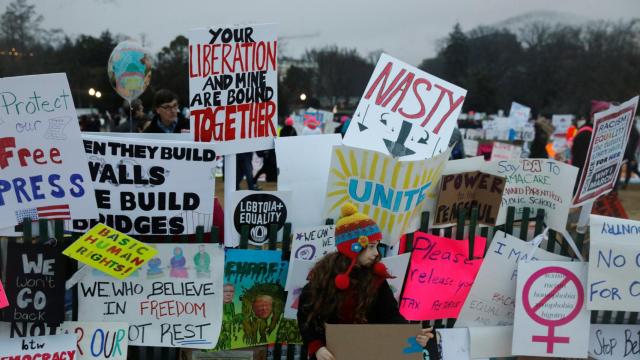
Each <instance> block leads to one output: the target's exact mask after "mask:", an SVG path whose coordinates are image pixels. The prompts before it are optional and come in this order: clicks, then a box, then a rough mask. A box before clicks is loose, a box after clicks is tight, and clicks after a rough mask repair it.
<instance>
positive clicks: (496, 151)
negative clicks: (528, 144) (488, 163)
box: [491, 141, 522, 161]
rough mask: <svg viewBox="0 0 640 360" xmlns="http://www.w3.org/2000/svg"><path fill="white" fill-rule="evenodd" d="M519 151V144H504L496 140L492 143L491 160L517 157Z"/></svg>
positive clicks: (520, 148)
mask: <svg viewBox="0 0 640 360" xmlns="http://www.w3.org/2000/svg"><path fill="white" fill-rule="evenodd" d="M521 153H522V147H520V146H516V145H511V144H505V143H501V142H497V141H496V142H494V143H493V149H492V150H491V160H493V161H499V160H511V159H519V158H520V154H521Z"/></svg>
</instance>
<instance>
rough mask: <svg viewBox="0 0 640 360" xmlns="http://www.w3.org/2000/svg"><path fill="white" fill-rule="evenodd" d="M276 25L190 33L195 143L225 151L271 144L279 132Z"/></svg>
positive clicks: (190, 88) (190, 77)
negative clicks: (213, 145)
mask: <svg viewBox="0 0 640 360" xmlns="http://www.w3.org/2000/svg"><path fill="white" fill-rule="evenodd" d="M277 43H278V42H277V35H276V27H275V25H238V26H212V27H211V28H208V29H195V30H192V31H190V32H189V108H190V110H191V116H190V123H191V133H192V134H193V139H194V140H195V141H202V142H215V143H216V144H217V146H220V147H221V148H223V150H222V151H224V153H226V154H231V153H243V152H248V151H256V150H264V149H271V148H273V138H274V137H276V136H278V134H277V131H276V128H277V119H278V116H277V115H278V111H277V104H278V75H277V66H278V64H277V48H278V47H277Z"/></svg>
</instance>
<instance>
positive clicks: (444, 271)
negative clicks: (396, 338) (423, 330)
mask: <svg viewBox="0 0 640 360" xmlns="http://www.w3.org/2000/svg"><path fill="white" fill-rule="evenodd" d="M400 241H401V243H402V242H404V236H403V238H402V239H401V240H400ZM486 243H487V239H485V238H483V237H480V236H476V238H475V242H474V249H473V253H474V259H473V260H470V259H469V240H453V239H448V238H444V237H440V236H435V235H431V234H427V233H423V232H416V233H414V241H413V254H412V255H411V263H410V265H409V272H408V273H407V279H406V282H405V285H404V291H403V293H402V296H401V301H400V313H401V314H402V316H404V317H405V319H407V320H433V319H446V318H455V317H457V316H458V313H459V312H460V309H461V308H462V305H463V304H464V301H465V300H466V298H467V295H468V294H469V290H471V285H473V281H474V280H475V278H476V275H477V274H478V270H479V269H480V265H481V264H482V256H483V254H484V249H485V246H486Z"/></svg>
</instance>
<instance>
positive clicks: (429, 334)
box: [416, 327, 433, 347]
mask: <svg viewBox="0 0 640 360" xmlns="http://www.w3.org/2000/svg"><path fill="white" fill-rule="evenodd" d="M429 339H433V328H432V327H430V328H426V329H422V330H420V333H419V334H418V336H416V342H417V343H418V344H420V346H422V347H425V346H427V341H429Z"/></svg>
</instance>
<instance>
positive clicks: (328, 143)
mask: <svg viewBox="0 0 640 360" xmlns="http://www.w3.org/2000/svg"><path fill="white" fill-rule="evenodd" d="M340 144H342V137H341V136H340V134H331V135H310V136H305V137H302V136H287V137H279V138H277V139H276V140H275V146H276V157H277V159H278V191H291V192H292V193H293V194H295V196H293V197H292V199H291V207H290V210H291V211H290V212H289V216H288V219H289V220H288V221H289V222H290V223H291V225H292V226H293V228H294V229H296V228H302V227H309V226H316V225H318V224H324V221H325V219H324V218H323V217H322V215H323V210H324V201H325V194H326V190H327V179H328V178H329V166H330V165H331V152H332V148H333V146H335V145H340ZM300 154H304V156H300ZM309 164H313V166H309Z"/></svg>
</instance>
